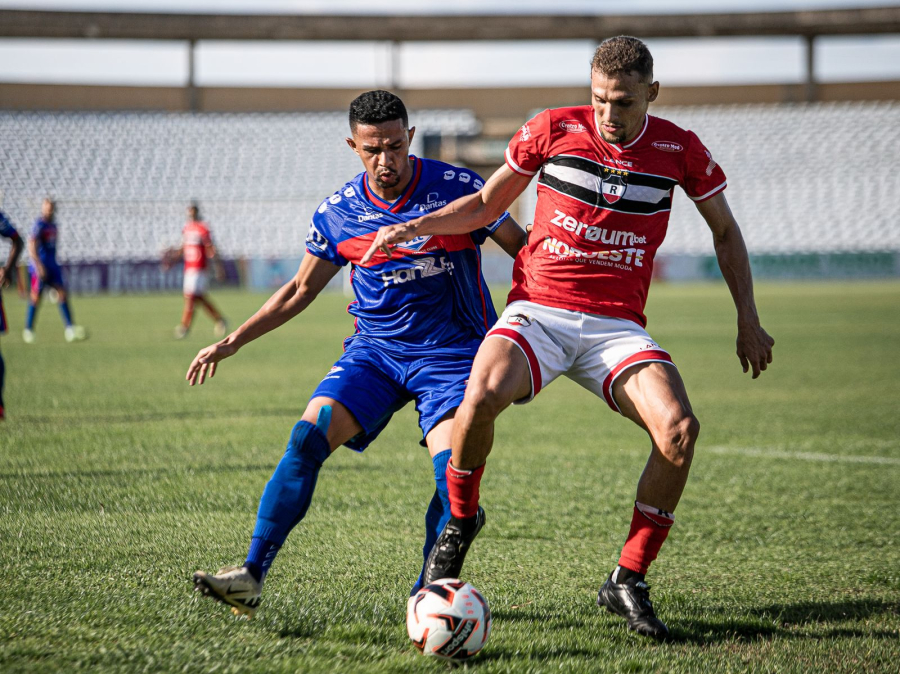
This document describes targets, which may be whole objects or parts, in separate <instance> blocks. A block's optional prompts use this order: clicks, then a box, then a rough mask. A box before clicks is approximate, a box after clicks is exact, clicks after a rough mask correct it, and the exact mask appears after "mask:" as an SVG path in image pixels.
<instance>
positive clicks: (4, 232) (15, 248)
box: [0, 211, 22, 421]
mask: <svg viewBox="0 0 900 674" xmlns="http://www.w3.org/2000/svg"><path fill="white" fill-rule="evenodd" d="M0 236H2V237H3V238H4V239H9V240H10V243H11V244H12V245H11V246H10V248H9V256H8V257H7V258H6V264H5V265H3V266H2V267H0V291H2V290H3V288H5V287H6V286H8V285H9V279H10V275H11V274H13V273H14V272H15V268H16V261H17V260H18V259H19V254H20V253H21V252H22V237H20V236H19V233H18V232H17V231H16V228H15V227H13V226H12V223H11V222H10V221H9V218H7V217H6V215H4V213H3V211H0ZM4 332H6V314H5V313H4V311H3V295H2V294H0V333H4ZM5 377H6V364H5V363H4V362H3V355H2V354H0V421H3V419H5V418H6V413H5V411H4V408H3V382H4V379H5Z"/></svg>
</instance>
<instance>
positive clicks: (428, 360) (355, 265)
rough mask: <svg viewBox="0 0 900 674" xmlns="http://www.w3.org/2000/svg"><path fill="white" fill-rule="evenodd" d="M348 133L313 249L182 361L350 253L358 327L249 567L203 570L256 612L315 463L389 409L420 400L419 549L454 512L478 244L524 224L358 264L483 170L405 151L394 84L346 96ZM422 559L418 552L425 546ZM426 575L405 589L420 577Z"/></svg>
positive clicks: (270, 322) (291, 309) (267, 313)
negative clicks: (423, 458) (423, 485)
mask: <svg viewBox="0 0 900 674" xmlns="http://www.w3.org/2000/svg"><path fill="white" fill-rule="evenodd" d="M350 131H351V134H352V137H351V138H348V139H347V144H348V145H349V146H350V147H351V148H352V149H353V151H354V152H356V154H358V155H359V157H360V159H362V162H363V165H364V166H365V171H364V172H363V173H360V174H359V175H358V176H356V178H354V179H353V180H352V181H350V182H349V183H347V184H346V185H344V186H343V187H341V188H340V189H339V190H338V191H337V192H335V193H334V194H333V195H332V196H331V197H330V198H328V199H326V200H325V201H323V202H322V205H321V206H319V208H318V209H317V211H316V213H314V214H313V217H312V222H311V223H310V226H309V233H308V235H307V238H306V246H307V251H308V254H307V255H306V256H304V258H303V262H302V263H301V265H300V269H299V271H298V272H297V275H296V276H295V277H294V279H293V280H291V281H290V282H288V283H287V284H285V285H284V286H283V287H282V288H281V289H280V290H278V291H277V292H276V293H275V294H274V295H273V296H272V297H271V298H270V299H269V300H268V301H267V302H266V303H265V304H264V305H263V307H262V308H261V309H260V310H259V311H257V312H256V314H254V315H253V316H252V317H251V318H250V319H248V320H247V321H246V322H245V323H244V324H243V325H242V326H240V327H239V328H238V329H237V330H235V331H234V332H233V333H231V334H230V335H229V336H228V337H226V338H225V339H223V340H222V341H220V342H218V343H216V344H213V345H212V346H209V347H207V348H205V349H203V350H201V351H200V352H199V353H198V354H197V356H196V358H194V360H193V362H192V363H191V365H190V367H189V368H188V372H187V380H188V381H189V382H190V384H191V385H192V386H193V385H194V384H196V383H200V384H202V383H203V381H204V379H205V377H207V376H208V377H212V376H213V375H214V374H215V372H216V367H217V364H218V363H219V361H221V360H223V359H224V358H227V357H229V356H232V355H234V354H235V353H237V351H238V349H240V348H241V347H242V346H244V345H245V344H247V343H248V342H250V341H252V340H254V339H256V338H258V337H261V336H262V335H264V334H265V333H267V332H269V331H271V330H274V329H275V328H277V327H278V326H280V325H282V324H284V323H285V322H287V321H288V320H290V319H291V318H293V317H294V316H296V315H297V314H299V313H300V312H302V311H303V310H304V309H305V308H306V307H307V306H308V305H309V304H310V302H312V301H313V299H315V297H316V296H317V295H318V294H319V292H320V291H321V290H322V289H323V288H324V287H325V286H326V284H327V283H328V282H329V281H330V280H331V278H332V277H334V275H335V274H337V273H338V271H339V270H340V269H341V267H343V266H346V265H347V264H350V265H351V266H352V274H351V281H352V285H353V290H354V292H355V294H356V298H357V299H356V301H355V302H353V303H351V304H350V306H349V308H348V311H349V312H350V314H352V315H353V316H355V317H356V332H355V333H354V334H353V335H351V336H350V337H348V338H347V339H346V340H345V341H344V354H343V355H342V356H341V357H340V359H339V360H338V361H337V362H336V363H335V365H334V367H332V368H331V370H330V371H329V372H328V374H327V375H326V376H325V378H324V379H323V380H322V382H321V383H320V384H319V386H318V387H317V388H316V390H315V392H314V393H313V395H312V398H311V399H310V401H309V404H308V405H307V408H306V411H305V412H304V413H303V416H302V418H301V420H300V421H299V422H297V424H296V425H295V426H294V428H293V430H292V431H291V435H290V439H289V440H288V444H287V450H286V452H285V454H284V456H283V458H282V459H281V462H280V463H279V464H278V466H277V468H276V469H275V473H274V474H273V476H272V478H271V479H270V480H269V482H268V484H267V485H266V488H265V490H264V491H263V495H262V499H261V500H260V504H259V510H258V512H257V520H256V527H255V528H254V530H253V535H252V539H251V542H250V549H249V552H248V553H247V558H246V561H245V563H244V565H243V566H240V567H226V568H223V569H221V570H220V571H219V572H218V573H216V574H208V573H205V572H203V571H197V572H196V573H195V574H194V584H195V587H196V589H197V590H199V591H201V592H202V593H203V594H204V595H207V596H210V597H212V598H214V599H217V600H218V601H222V602H225V603H227V604H230V605H231V606H232V612H233V613H235V615H241V614H243V615H247V616H248V617H252V616H253V614H254V613H255V611H256V609H257V607H258V606H259V603H260V595H261V592H262V587H263V582H264V580H265V575H266V573H267V572H268V570H269V567H270V565H271V563H272V560H273V559H274V557H275V555H276V554H277V552H278V550H279V548H280V547H281V545H282V544H283V543H284V541H285V539H286V537H287V535H288V533H289V532H290V531H291V529H293V527H294V526H296V525H297V523H299V522H300V520H301V519H303V517H304V515H305V514H306V511H307V509H308V508H309V504H310V499H311V498H312V493H313V489H314V488H315V484H316V478H317V476H318V473H319V468H320V467H321V466H322V464H323V462H324V461H325V460H326V459H327V458H328V457H329V455H330V454H331V452H333V451H334V450H335V449H337V448H338V447H339V446H341V445H346V446H347V447H349V448H350V449H354V450H356V451H362V450H364V449H365V448H366V447H367V446H368V445H369V444H370V443H371V442H372V441H373V440H374V439H375V438H376V437H377V436H378V434H379V433H380V432H381V430H382V429H384V427H385V426H386V425H387V423H388V421H389V420H390V418H391V415H393V413H394V412H396V411H397V410H399V409H400V408H401V407H403V406H404V405H406V404H407V403H408V402H410V401H413V400H414V401H415V403H416V410H417V411H418V412H419V427H420V428H421V430H422V435H423V438H424V441H423V442H424V444H425V445H426V446H427V447H428V451H429V453H430V455H431V457H432V462H433V464H434V476H435V485H436V489H435V494H434V496H433V498H432V500H431V503H430V504H429V505H428V509H427V512H426V515H425V523H426V540H425V545H424V548H423V558H424V557H425V556H427V555H428V553H429V551H430V550H431V547H432V545H433V544H434V541H435V539H436V538H437V536H438V534H439V533H440V532H441V530H442V528H443V526H444V524H445V523H446V521H447V520H448V518H449V516H450V503H449V499H448V496H447V488H446V478H445V470H446V466H447V461H448V460H449V457H450V450H449V448H450V436H451V434H452V427H453V416H454V414H455V412H456V408H457V407H458V406H459V404H460V403H461V402H462V399H463V394H464V392H465V385H466V381H467V379H468V377H469V372H470V370H471V368H472V360H473V358H474V356H475V353H476V351H477V350H478V346H479V344H480V343H481V340H482V338H483V337H484V335H485V334H486V333H487V331H488V329H489V328H490V327H491V326H492V325H493V324H494V322H495V321H496V320H497V316H496V313H495V311H494V307H493V303H492V302H491V298H490V294H489V292H488V288H487V284H486V283H485V281H484V278H483V277H482V274H481V253H480V248H479V246H480V244H482V243H484V241H485V240H486V238H487V237H488V236H490V237H491V238H493V239H494V240H495V241H496V242H497V243H498V244H499V245H500V246H501V247H502V248H503V249H504V250H505V251H506V252H507V253H508V254H509V255H511V256H513V257H514V256H515V255H516V254H517V253H518V251H519V250H520V248H521V247H522V246H523V245H525V243H526V238H527V236H526V234H525V232H524V231H523V230H522V229H521V228H520V227H519V226H518V225H517V224H516V223H515V222H514V221H513V219H512V218H510V217H509V214H508V213H504V214H503V215H501V216H500V217H499V218H498V219H497V220H495V221H494V222H492V223H491V224H489V225H488V226H487V227H484V228H482V229H479V230H477V231H475V232H472V233H471V234H464V235H461V236H434V237H421V238H419V239H416V240H413V241H409V242H408V243H407V244H406V245H405V246H402V247H398V248H396V249H394V250H393V251H392V253H391V255H390V256H389V257H388V256H387V255H380V256H376V257H374V258H373V259H371V260H370V261H369V262H367V263H366V264H365V265H363V264H360V259H361V258H362V256H363V254H364V253H365V252H366V251H367V250H368V249H369V247H370V245H371V243H372V241H374V239H375V236H376V234H377V232H378V229H379V228H380V227H383V226H385V225H390V224H396V223H401V222H406V221H408V220H411V219H414V218H417V217H419V216H421V215H422V214H424V213H427V212H429V211H431V210H433V209H436V208H440V207H441V206H443V205H446V204H447V203H449V202H451V201H453V200H455V199H458V198H459V197H462V196H465V195H468V194H474V193H476V192H477V191H478V190H479V189H481V187H482V186H483V183H482V180H481V178H479V177H478V176H477V175H476V174H475V173H473V172H472V171H469V170H467V169H462V168H459V167H456V166H451V165H449V164H445V163H443V162H439V161H433V160H429V159H422V158H420V157H415V156H412V155H410V154H409V146H410V142H411V141H412V138H413V134H414V133H415V128H410V127H409V122H408V117H407V113H406V108H405V107H404V105H403V102H402V101H401V100H400V99H399V98H397V97H396V96H395V95H393V94H391V93H389V92H386V91H369V92H366V93H364V94H362V95H360V96H359V97H357V98H356V99H355V100H354V101H353V102H352V103H351V104H350ZM423 561H424V559H423ZM420 583H421V575H420V576H419V580H418V581H417V582H416V584H415V586H414V588H413V593H415V591H416V590H417V589H418V588H419V587H420Z"/></svg>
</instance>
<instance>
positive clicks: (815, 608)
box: [751, 599, 900, 627]
mask: <svg viewBox="0 0 900 674" xmlns="http://www.w3.org/2000/svg"><path fill="white" fill-rule="evenodd" d="M751 613H752V614H753V615H756V616H758V617H760V618H762V619H764V620H771V621H773V622H775V623H777V624H779V625H781V626H783V627H788V626H791V625H806V624H809V623H826V622H841V621H844V620H854V619H858V618H870V617H872V616H877V615H883V614H885V613H893V614H894V615H900V601H881V600H878V599H852V600H844V601H835V602H817V601H803V602H798V603H796V604H772V605H771V606H765V607H762V608H757V609H753V610H752V611H751Z"/></svg>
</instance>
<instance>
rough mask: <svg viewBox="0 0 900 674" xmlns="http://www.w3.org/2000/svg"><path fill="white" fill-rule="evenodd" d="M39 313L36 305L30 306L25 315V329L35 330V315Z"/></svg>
mask: <svg viewBox="0 0 900 674" xmlns="http://www.w3.org/2000/svg"><path fill="white" fill-rule="evenodd" d="M35 312H37V305H36V304H29V305H28V313H27V314H25V329H26V330H31V329H33V328H34V314H35Z"/></svg>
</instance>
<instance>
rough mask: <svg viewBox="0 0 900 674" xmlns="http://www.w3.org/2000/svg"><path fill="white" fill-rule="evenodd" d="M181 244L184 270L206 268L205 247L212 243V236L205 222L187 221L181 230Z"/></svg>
mask: <svg viewBox="0 0 900 674" xmlns="http://www.w3.org/2000/svg"><path fill="white" fill-rule="evenodd" d="M181 245H182V250H183V251H184V270H185V271H200V270H203V269H206V247H207V246H211V245H212V238H211V237H210V235H209V227H208V226H207V225H206V223H205V222H198V221H195V220H191V221H189V222H188V223H187V224H186V225H185V226H184V229H182V230H181Z"/></svg>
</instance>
